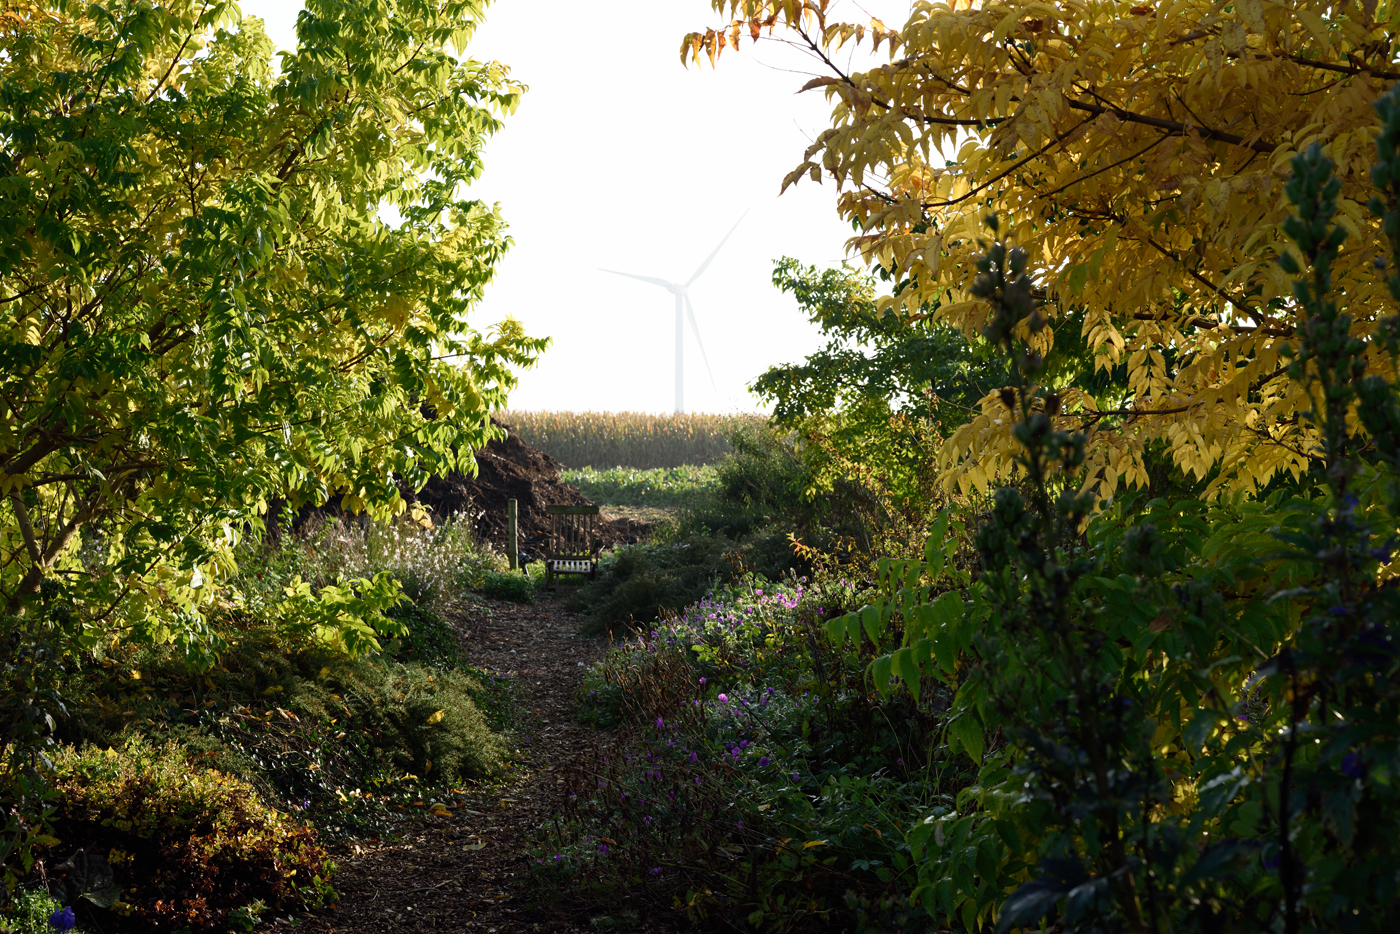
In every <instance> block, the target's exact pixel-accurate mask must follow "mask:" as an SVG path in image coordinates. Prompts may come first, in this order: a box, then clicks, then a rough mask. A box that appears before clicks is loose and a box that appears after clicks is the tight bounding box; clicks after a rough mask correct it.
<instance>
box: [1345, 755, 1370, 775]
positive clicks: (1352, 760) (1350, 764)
mask: <svg viewBox="0 0 1400 934" xmlns="http://www.w3.org/2000/svg"><path fill="white" fill-rule="evenodd" d="M1342 774H1343V775H1345V776H1346V777H1347V778H1360V777H1362V776H1363V775H1365V774H1366V766H1365V765H1364V764H1362V762H1361V757H1360V756H1358V755H1357V754H1356V753H1354V752H1349V753H1347V754H1346V755H1344V756H1342Z"/></svg>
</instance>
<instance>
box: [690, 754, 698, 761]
mask: <svg viewBox="0 0 1400 934" xmlns="http://www.w3.org/2000/svg"><path fill="white" fill-rule="evenodd" d="M689 761H691V762H699V761H700V756H699V754H698V753H694V752H692V753H691V754H690V760H689Z"/></svg>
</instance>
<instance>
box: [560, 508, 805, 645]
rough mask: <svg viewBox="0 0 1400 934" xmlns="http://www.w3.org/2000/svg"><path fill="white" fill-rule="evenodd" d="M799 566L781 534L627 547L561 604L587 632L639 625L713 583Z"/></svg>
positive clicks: (680, 606)
mask: <svg viewBox="0 0 1400 934" xmlns="http://www.w3.org/2000/svg"><path fill="white" fill-rule="evenodd" d="M802 569H803V562H802V561H801V560H800V559H799V558H798V557H797V556H795V555H794V553H793V551H792V549H791V547H790V546H789V543H788V541H787V539H786V537H785V536H783V535H780V534H778V533H772V532H770V533H763V534H759V535H751V536H749V537H748V538H747V539H746V540H744V541H742V542H734V541H730V540H729V539H727V538H724V537H723V536H720V535H714V534H711V535H688V536H686V537H684V538H682V539H681V540H679V541H670V542H652V543H647V544H642V545H628V546H625V547H623V548H619V549H617V550H616V551H615V552H613V553H612V554H611V555H608V556H606V557H605V558H604V559H603V561H602V564H601V567H600V570H599V576H598V579H597V580H596V581H593V582H591V583H589V584H588V585H586V586H584V587H583V588H581V589H579V590H578V591H576V592H575V593H574V594H571V595H570V597H569V599H568V602H567V606H568V607H569V608H570V609H571V610H573V611H574V612H578V613H582V614H584V616H585V621H584V626H583V631H584V632H585V633H589V634H595V635H596V634H598V633H603V632H610V631H613V630H615V629H628V628H637V627H639V626H645V625H646V624H649V623H651V622H653V621H655V620H657V619H660V618H662V617H664V616H668V615H674V614H677V613H680V612H681V611H683V610H684V609H685V608H686V607H687V606H690V605H691V604H693V603H695V602H696V601H698V600H701V599H702V598H703V597H704V596H705V595H706V594H707V593H710V592H711V591H712V590H714V589H715V588H716V587H719V586H723V585H725V584H728V583H731V582H734V581H737V580H739V579H740V578H742V577H743V576H744V575H746V574H752V573H756V574H758V575H759V576H760V577H763V578H765V579H775V580H781V579H782V578H784V577H787V576H791V575H792V574H794V573H797V572H799V571H800V570H802Z"/></svg>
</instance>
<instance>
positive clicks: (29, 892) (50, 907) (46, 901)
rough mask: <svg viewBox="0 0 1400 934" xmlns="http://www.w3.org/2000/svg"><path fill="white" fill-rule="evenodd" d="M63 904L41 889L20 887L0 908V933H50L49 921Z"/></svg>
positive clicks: (52, 929) (52, 928) (52, 927)
mask: <svg viewBox="0 0 1400 934" xmlns="http://www.w3.org/2000/svg"><path fill="white" fill-rule="evenodd" d="M62 908H63V904H62V903H61V902H59V900H58V899H56V898H54V897H53V896H52V895H50V894H49V893H48V892H46V891H45V890H43V889H36V888H20V889H19V890H18V891H16V892H15V893H14V894H13V896H11V901H10V904H9V905H6V906H5V907H4V908H3V909H0V934H52V932H53V931H54V930H55V928H54V926H53V925H52V924H50V923H49V919H50V918H51V917H53V914H54V912H56V911H59V910H61V909H62Z"/></svg>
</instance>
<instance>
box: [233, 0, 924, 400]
mask: <svg viewBox="0 0 1400 934" xmlns="http://www.w3.org/2000/svg"><path fill="white" fill-rule="evenodd" d="M241 7H242V9H243V11H244V13H247V14H252V15H255V16H260V17H262V18H263V19H264V20H265V21H266V24H267V30H268V33H269V35H271V37H272V39H273V42H274V43H275V44H276V45H277V47H278V48H279V49H282V48H291V47H292V46H293V45H294V44H295V41H296V34H295V31H294V28H295V22H296V14H297V12H298V11H299V10H300V9H301V3H300V2H299V0H243V2H242V3H241ZM909 7H910V3H909V0H862V2H860V4H859V5H858V6H857V5H856V3H855V2H854V0H838V3H837V4H833V9H834V10H836V11H839V15H840V16H841V17H842V18H845V19H847V20H848V21H863V20H868V18H869V17H870V16H872V15H873V16H878V17H880V18H881V19H883V20H884V21H885V22H886V23H887V24H888V25H891V26H896V25H903V23H904V20H905V18H906V17H907V14H908V11H909ZM718 22H719V19H718V17H716V16H715V15H714V14H713V13H712V11H711V10H710V8H709V4H708V3H707V2H705V0H682V2H675V0H671V2H657V0H613V2H611V3H607V4H602V5H598V4H588V3H582V2H579V0H495V2H494V3H493V5H492V6H491V7H490V8H489V10H488V12H487V17H486V21H485V23H484V24H483V25H482V26H481V28H480V29H479V30H478V32H477V35H476V38H475V39H474V41H473V43H472V45H471V47H470V48H469V49H468V54H470V55H471V57H473V58H476V59H481V60H487V59H496V60H498V61H501V62H504V63H505V64H507V65H509V66H510V68H511V73H512V75H513V76H514V77H516V78H517V79H519V80H521V81H523V82H524V83H525V84H527V85H529V87H530V91H529V93H528V94H526V95H525V97H524V99H523V100H522V102H521V104H520V108H519V109H518V110H517V111H516V113H515V114H514V115H513V116H511V117H509V118H508V119H507V120H506V126H505V129H504V130H503V131H502V132H501V134H500V135H499V136H497V137H496V138H495V139H494V140H493V141H492V142H491V143H490V145H489V147H488V149H487V152H486V168H485V172H484V173H483V175H482V178H481V179H480V181H478V182H477V183H476V185H474V186H473V189H472V192H473V195H474V196H475V197H478V198H481V199H482V200H484V201H486V202H488V203H491V202H500V203H501V205H502V211H503V213H504V215H505V217H506V220H507V221H508V222H509V223H510V226H511V235H512V236H513V237H514V239H515V245H514V247H513V248H512V249H511V251H510V252H509V254H508V255H507V256H506V258H505V260H504V261H503V263H502V264H501V266H500V267H499V271H498V273H497V277H496V280H495V282H494V283H493V284H492V285H491V286H490V287H489V289H488V291H487V293H486V299H485V302H484V304H483V305H482V307H481V309H480V311H479V312H478V316H479V317H478V319H477V322H478V324H479V325H481V326H484V325H486V324H489V323H491V322H493V321H497V320H500V319H501V318H503V317H505V316H507V315H510V316H514V317H516V318H519V319H520V320H521V321H522V322H523V323H524V324H525V327H526V330H527V331H528V332H529V333H530V334H533V335H547V336H549V337H552V338H553V341H554V342H553V345H552V346H551V347H550V349H549V350H548V351H547V352H546V353H545V355H544V357H543V358H542V359H541V361H540V363H539V364H538V365H537V366H536V367H535V368H534V369H533V370H530V371H527V372H525V373H523V374H522V375H521V380H520V386H519V388H518V389H517V390H516V391H515V393H514V394H513V395H512V398H511V406H512V408H516V409H552V410H576V411H577V410H589V409H591V410H605V411H618V410H636V411H652V412H668V411H671V409H672V408H673V396H674V376H673V373H674V366H673V358H674V347H675V337H674V333H675V332H674V300H673V298H672V296H671V295H670V293H668V292H666V291H665V290H663V289H661V288H659V287H657V286H654V285H649V284H646V283H643V282H637V281H634V280H629V279H624V278H620V277H618V276H612V275H608V274H606V273H603V272H600V271H599V268H600V267H606V268H609V269H619V270H623V271H626V272H633V273H637V274H640V275H645V276H655V277H657V278H661V279H668V280H670V281H679V282H684V281H685V280H687V279H689V278H690V276H691V274H692V273H693V272H694V271H695V269H696V268H697V267H698V266H699V265H700V263H701V262H703V261H704V259H705V257H706V256H708V255H709V254H710V251H711V250H713V249H714V247H715V246H716V244H718V243H719V241H720V239H721V238H722V237H723V236H724V234H725V233H726V232H727V231H728V230H729V229H730V228H731V227H733V226H734V223H735V222H736V221H737V220H738V219H739V217H740V215H742V214H743V213H744V212H745V211H746V210H747V211H748V212H749V213H748V216H747V217H746V218H745V219H744V222H743V223H742V224H741V225H740V226H739V228H738V230H736V231H735V233H734V236H733V237H731V238H730V239H729V241H728V242H727V243H726V244H725V245H724V249H723V250H722V251H721V252H720V254H719V256H718V257H716V259H715V261H714V263H713V264H712V265H711V266H710V268H709V269H708V270H707V271H706V273H705V275H704V276H703V277H701V279H700V280H698V281H697V282H696V283H695V285H694V286H692V287H691V301H692V303H693V304H694V306H695V313H696V317H697V318H698V320H699V324H700V333H701V337H702V338H703V340H704V342H705V349H706V350H707V351H708V354H709V359H710V365H711V366H712V367H713V370H714V380H715V384H716V386H711V384H710V380H709V377H708V376H707V375H706V373H705V367H704V363H703V362H702V360H701V358H700V354H699V353H698V351H697V349H696V347H695V342H694V338H693V337H692V336H691V334H690V333H689V329H688V328H687V333H686V348H685V352H686V380H685V382H686V386H685V393H686V408H687V409H689V410H691V411H707V412H727V411H735V410H745V411H746V410H753V409H755V408H757V407H758V405H759V404H758V401H757V400H756V399H755V398H754V397H753V396H752V395H750V394H749V392H748V390H747V386H748V384H749V383H750V382H751V381H752V380H753V379H754V378H755V377H757V376H758V375H759V374H760V373H762V372H763V371H764V370H765V369H766V368H767V367H769V366H770V365H772V364H776V363H784V362H793V361H797V360H800V359H801V358H802V357H804V356H805V355H806V354H807V353H809V352H810V351H812V350H814V349H816V347H817V346H818V345H819V344H820V343H821V341H820V337H819V335H818V332H817V330H816V328H815V327H813V326H812V325H810V324H809V323H808V322H807V320H806V318H805V317H804V316H803V315H802V314H801V313H800V312H799V311H798V308H797V304H796V302H794V301H793V300H792V299H791V298H790V297H789V296H787V295H784V294H782V293H780V292H779V291H778V290H777V289H775V288H773V286H772V283H771V276H772V261H773V260H775V259H777V258H778V257H781V256H784V255H787V256H795V257H797V258H798V259H800V260H802V261H803V262H805V263H816V264H819V265H828V264H829V265H835V264H837V263H839V262H840V261H841V259H842V257H843V256H844V255H845V247H844V244H845V241H846V239H847V238H848V237H849V236H850V235H851V233H852V231H851V229H850V228H849V227H848V226H846V225H844V224H842V223H841V222H840V221H839V219H838V218H837V216H836V210H835V197H836V190H835V187H834V186H833V184H832V183H831V182H830V181H829V180H828V181H827V182H826V183H825V184H823V185H817V184H814V183H812V182H811V181H810V180H806V181H804V182H802V183H801V184H799V185H798V186H797V187H796V188H795V189H789V190H788V192H787V194H785V195H783V196H782V197H781V198H779V197H778V188H779V187H780V185H781V183H782V179H783V176H784V175H786V174H787V173H788V172H789V171H790V170H791V169H792V168H794V167H795V166H796V165H797V164H798V163H799V162H800V161H801V158H802V152H803V150H804V149H805V148H806V146H807V144H808V142H809V141H810V140H811V139H812V138H813V137H814V136H815V135H816V134H817V133H818V132H820V131H821V129H823V128H824V127H825V126H827V118H828V116H829V110H830V108H829V106H828V105H827V103H826V101H825V98H824V97H823V96H822V95H821V93H820V92H809V93H807V94H802V95H795V94H794V92H795V91H796V90H797V89H798V88H800V87H801V86H802V85H803V84H804V83H805V82H806V81H807V79H808V77H810V75H812V74H816V73H817V71H816V70H815V66H814V64H813V63H812V62H811V61H810V60H809V59H807V58H805V57H804V56H802V55H801V54H800V53H798V52H797V51H796V50H794V49H791V48H788V47H785V46H782V45H780V44H778V43H774V42H765V43H760V44H759V45H757V46H750V45H749V44H748V43H747V41H746V42H745V44H744V46H743V48H742V49H741V50H740V52H739V53H738V54H734V53H733V52H732V51H727V52H726V54H725V55H724V56H723V58H722V59H721V60H720V61H719V65H718V68H717V69H715V70H711V69H710V67H709V65H708V63H706V64H705V65H704V66H703V67H695V66H694V65H692V66H691V67H690V68H689V69H686V68H683V67H682V66H681V63H680V58H679V49H680V42H681V38H682V37H683V36H684V35H685V34H686V33H687V32H690V31H693V30H698V29H703V28H705V27H706V26H712V25H716V24H717V23H718ZM795 72H801V73H795ZM716 387H717V388H716Z"/></svg>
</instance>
